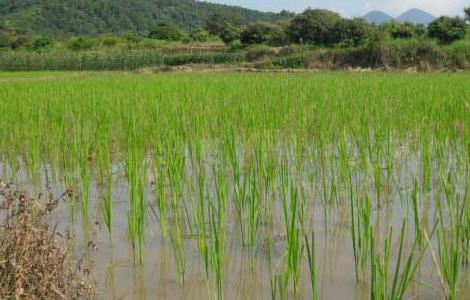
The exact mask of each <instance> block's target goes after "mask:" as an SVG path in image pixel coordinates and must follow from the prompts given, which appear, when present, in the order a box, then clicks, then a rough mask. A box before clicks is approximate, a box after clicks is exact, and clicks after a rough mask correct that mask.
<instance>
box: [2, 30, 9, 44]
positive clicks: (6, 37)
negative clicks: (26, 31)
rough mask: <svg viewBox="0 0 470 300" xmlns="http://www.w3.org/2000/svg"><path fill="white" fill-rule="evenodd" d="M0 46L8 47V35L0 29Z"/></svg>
mask: <svg viewBox="0 0 470 300" xmlns="http://www.w3.org/2000/svg"><path fill="white" fill-rule="evenodd" d="M0 48H10V35H9V34H7V33H6V32H3V31H0Z"/></svg>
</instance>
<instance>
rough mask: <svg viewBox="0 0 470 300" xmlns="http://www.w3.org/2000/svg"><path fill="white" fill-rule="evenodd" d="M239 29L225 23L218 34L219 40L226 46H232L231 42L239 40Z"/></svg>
mask: <svg viewBox="0 0 470 300" xmlns="http://www.w3.org/2000/svg"><path fill="white" fill-rule="evenodd" d="M240 33H241V30H240V28H238V27H236V26H234V25H232V24H230V23H225V24H224V27H223V28H222V31H221V32H220V39H221V40H222V41H223V42H224V43H225V44H227V45H230V44H232V43H233V42H235V41H237V40H239V39H240Z"/></svg>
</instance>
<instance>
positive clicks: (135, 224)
mask: <svg viewBox="0 0 470 300" xmlns="http://www.w3.org/2000/svg"><path fill="white" fill-rule="evenodd" d="M128 130H130V131H132V130H133V128H132V124H131V125H130V127H129V129H128ZM141 138H142V137H140V136H135V135H132V133H130V135H129V140H128V149H127V161H126V174H127V181H128V184H129V201H130V204H129V213H128V223H129V236H130V239H131V243H132V249H133V254H134V263H136V264H142V263H143V260H144V258H143V251H144V235H145V201H144V189H145V184H146V168H145V164H144V157H143V153H142V151H143V149H142V148H141V147H142V140H141Z"/></svg>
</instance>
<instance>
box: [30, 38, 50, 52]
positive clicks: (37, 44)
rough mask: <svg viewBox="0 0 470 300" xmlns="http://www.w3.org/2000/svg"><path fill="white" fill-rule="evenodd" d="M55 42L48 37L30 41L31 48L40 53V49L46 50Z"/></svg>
mask: <svg viewBox="0 0 470 300" xmlns="http://www.w3.org/2000/svg"><path fill="white" fill-rule="evenodd" d="M52 43H53V40H52V39H51V38H49V37H47V36H42V35H37V36H33V37H32V38H31V40H30V41H29V48H30V49H32V50H34V51H38V50H40V49H43V48H46V47H47V46H49V45H52Z"/></svg>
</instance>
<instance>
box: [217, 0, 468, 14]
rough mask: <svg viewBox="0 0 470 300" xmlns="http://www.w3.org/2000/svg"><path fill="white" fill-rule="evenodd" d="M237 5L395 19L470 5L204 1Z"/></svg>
mask: <svg viewBox="0 0 470 300" xmlns="http://www.w3.org/2000/svg"><path fill="white" fill-rule="evenodd" d="M208 1H209V2H219V3H225V4H231V5H240V6H244V7H249V8H254V9H258V10H263V11H280V10H282V9H288V10H291V11H296V12H299V11H302V10H304V9H305V8H307V7H313V8H316V7H321V8H328V9H331V10H334V11H337V12H339V13H341V14H342V15H344V16H348V17H351V16H362V15H364V14H366V13H367V12H369V11H371V10H376V9H377V10H382V11H384V12H387V13H389V14H390V15H392V16H398V15H400V14H401V13H403V12H404V11H406V10H408V9H410V8H420V9H424V10H426V11H428V12H430V13H432V14H434V15H436V16H439V15H442V14H449V15H455V14H461V12H462V8H463V7H465V6H470V0H208Z"/></svg>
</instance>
